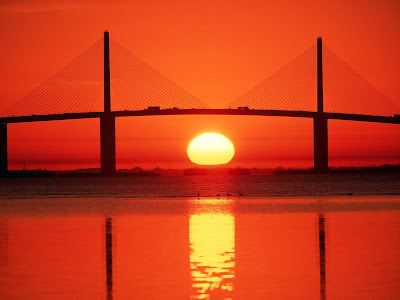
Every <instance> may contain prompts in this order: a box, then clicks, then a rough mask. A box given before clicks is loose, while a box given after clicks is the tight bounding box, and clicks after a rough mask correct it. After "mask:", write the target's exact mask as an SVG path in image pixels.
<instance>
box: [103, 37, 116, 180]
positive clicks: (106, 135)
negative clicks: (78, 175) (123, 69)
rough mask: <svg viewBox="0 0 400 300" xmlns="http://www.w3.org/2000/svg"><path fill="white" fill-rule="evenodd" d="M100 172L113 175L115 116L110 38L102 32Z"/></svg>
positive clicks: (114, 168)
mask: <svg viewBox="0 0 400 300" xmlns="http://www.w3.org/2000/svg"><path fill="white" fill-rule="evenodd" d="M100 156H101V174H102V175H105V176H110V175H114V174H115V171H116V167H115V116H114V115H113V114H112V112H111V95H110V38H109V33H108V31H105V32H104V113H103V115H102V116H101V117H100Z"/></svg>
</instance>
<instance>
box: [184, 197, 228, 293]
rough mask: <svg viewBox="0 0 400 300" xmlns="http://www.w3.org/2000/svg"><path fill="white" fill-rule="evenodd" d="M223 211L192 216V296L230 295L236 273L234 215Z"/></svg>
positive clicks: (222, 203)
mask: <svg viewBox="0 0 400 300" xmlns="http://www.w3.org/2000/svg"><path fill="white" fill-rule="evenodd" d="M220 203H221V205H222V206H226V204H227V203H226V201H221V202H220ZM213 204H214V205H215V202H214V201H213ZM196 205H199V203H196ZM202 205H207V203H204V202H203V203H202ZM228 206H229V205H228ZM200 211H201V210H200ZM220 211H221V210H219V211H218V213H201V212H200V213H194V214H192V215H191V216H190V221H189V224H190V232H189V238H190V250H191V251H190V271H191V277H192V296H191V299H209V298H210V297H213V296H216V297H218V298H219V299H231V294H232V291H233V279H234V277H235V270H234V268H235V218H234V216H233V215H232V214H231V213H230V212H225V213H221V212H220Z"/></svg>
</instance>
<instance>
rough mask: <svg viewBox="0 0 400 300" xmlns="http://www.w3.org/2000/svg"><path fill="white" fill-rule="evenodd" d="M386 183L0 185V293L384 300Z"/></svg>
mask: <svg viewBox="0 0 400 300" xmlns="http://www.w3.org/2000/svg"><path fill="white" fill-rule="evenodd" d="M399 179H400V176H399V175H396V174H392V175H383V174H381V175H367V174H364V175H340V176H339V175H338V176H336V175H326V176H303V175H295V176H289V175H285V176H225V177H223V176H222V177H217V176H215V177H213V176H204V177H203V176H195V177H132V178H56V179H54V178H49V179H10V180H2V181H0V206H1V209H0V295H1V298H2V299H397V298H399V297H400V180H399ZM227 193H229V194H231V196H227ZM239 193H241V194H242V195H243V196H239ZM349 193H352V195H349ZM198 194H200V196H197V195H198ZM217 194H220V196H219V197H218V196H216V195H217Z"/></svg>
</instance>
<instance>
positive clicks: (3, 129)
mask: <svg viewBox="0 0 400 300" xmlns="http://www.w3.org/2000/svg"><path fill="white" fill-rule="evenodd" d="M7 172H8V153H7V124H0V177H5V176H6V175H7Z"/></svg>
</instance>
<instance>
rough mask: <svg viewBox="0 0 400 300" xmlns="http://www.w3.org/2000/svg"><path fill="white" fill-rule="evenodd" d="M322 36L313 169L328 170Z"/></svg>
mask: <svg viewBox="0 0 400 300" xmlns="http://www.w3.org/2000/svg"><path fill="white" fill-rule="evenodd" d="M322 80H323V73H322V38H320V37H319V38H318V39H317V116H316V117H315V118H314V171H315V172H317V173H326V172H328V120H327V118H326V117H325V116H324V86H323V81H322Z"/></svg>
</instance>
